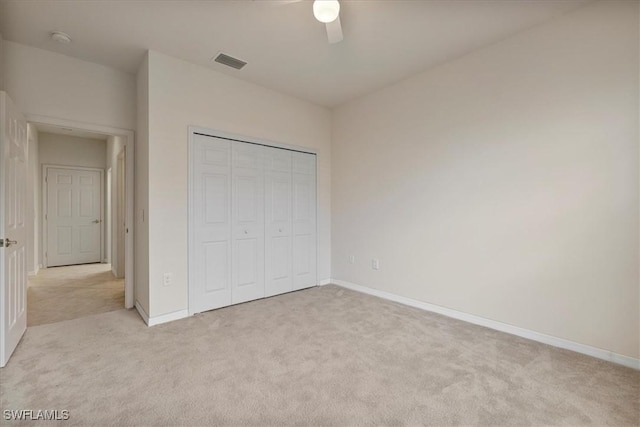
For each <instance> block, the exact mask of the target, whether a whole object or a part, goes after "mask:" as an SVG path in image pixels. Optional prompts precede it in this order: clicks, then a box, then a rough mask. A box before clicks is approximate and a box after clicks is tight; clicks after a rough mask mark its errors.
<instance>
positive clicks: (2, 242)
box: [0, 239, 18, 248]
mask: <svg viewBox="0 0 640 427" xmlns="http://www.w3.org/2000/svg"><path fill="white" fill-rule="evenodd" d="M17 244H18V241H17V240H11V239H0V247H2V246H4V247H5V248H8V247H9V246H11V245H17Z"/></svg>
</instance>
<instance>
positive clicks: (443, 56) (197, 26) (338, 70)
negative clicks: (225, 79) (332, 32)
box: [0, 0, 591, 106]
mask: <svg viewBox="0 0 640 427" xmlns="http://www.w3.org/2000/svg"><path fill="white" fill-rule="evenodd" d="M590 1H591V0H423V1H419V0H413V1H405V0H351V1H349V0H341V5H342V8H341V12H340V17H341V21H342V27H343V31H344V41H343V42H342V43H338V44H335V45H329V44H328V43H327V37H326V32H325V28H324V25H323V24H321V23H319V22H317V21H316V20H315V18H314V17H313V13H312V3H311V2H310V1H308V0H305V1H301V2H297V3H288V2H287V0H284V1H283V0H233V1H231V0H227V1H222V0H219V1H214V0H210V1H188V0H182V1H158V0H155V1H151V0H135V1H134V0H120V1H115V0H110V1H101V0H95V1H84V0H75V1H69V0H30V1H26V0H1V1H0V32H1V33H2V35H3V37H4V39H6V40H11V41H15V42H18V43H23V44H27V45H30V46H35V47H38V48H42V49H47V50H51V51H54V52H59V53H63V54H65V55H70V56H74V57H77V58H81V59H85V60H88V61H93V62H97V63H100V64H104V65H107V66H111V67H115V68H118V69H120V70H124V71H127V72H131V73H134V72H135V71H136V69H137V67H138V64H139V63H140V61H141V59H142V57H143V54H144V52H145V51H146V50H147V49H153V50H157V51H160V52H163V53H166V54H168V55H171V56H174V57H178V58H182V59H184V60H187V61H189V62H192V63H196V64H201V65H204V66H207V67H210V68H213V69H216V70H218V71H221V72H223V73H226V74H230V75H233V76H236V77H238V78H240V79H243V80H246V81H250V82H253V83H257V84H260V85H262V86H266V87H269V88H272V89H275V90H277V91H281V92H284V93H288V94H290V95H293V96H296V97H299V98H303V99H307V100H309V101H311V102H314V103H316V104H320V105H325V106H335V105H338V104H341V103H343V102H345V101H348V100H350V99H353V98H355V97H358V96H360V95H364V94H366V93H369V92H371V91H374V90H376V89H379V88H381V87H384V86H386V85H388V84H391V83H394V82H396V81H399V80H402V79H404V78H406V77H409V76H411V75H414V74H416V73H418V72H420V71H424V70H426V69H428V68H430V67H433V66H435V65H438V64H440V63H443V62H445V61H447V60H450V59H453V58H456V57H459V56H461V55H463V54H465V53H467V52H470V51H472V50H475V49H478V48H480V47H482V46H486V45H489V44H491V43H494V42H496V41H498V40H501V39H504V38H506V37H508V36H510V35H512V34H515V33H517V32H519V31H522V30H524V29H526V28H529V27H531V26H533V25H536V24H539V23H541V22H544V21H546V20H549V19H552V18H554V17H556V16H558V15H560V14H563V13H566V12H568V11H570V10H573V9H576V8H578V7H580V6H583V5H584V4H586V3H589V2H590ZM52 30H59V31H64V32H66V33H68V34H69V35H70V36H71V37H72V38H73V42H72V43H71V44H69V45H60V44H56V43H55V42H53V41H51V40H50V39H49V33H50V32H51V31H52ZM219 51H222V52H225V53H227V54H229V55H231V56H235V57H237V58H240V59H242V60H245V61H247V62H248V63H249V64H248V65H247V66H246V67H245V68H244V69H242V70H240V71H238V70H234V69H230V68H227V67H225V66H223V65H220V64H216V63H211V62H210V59H211V58H212V57H213V56H214V55H215V54H216V53H217V52H219Z"/></svg>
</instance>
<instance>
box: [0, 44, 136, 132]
mask: <svg viewBox="0 0 640 427" xmlns="http://www.w3.org/2000/svg"><path fill="white" fill-rule="evenodd" d="M3 50H4V55H3V61H2V65H3V70H4V85H5V90H6V92H7V93H8V94H9V96H10V97H11V98H12V99H13V101H14V102H15V104H16V105H17V107H18V108H19V109H20V110H21V111H22V112H23V113H25V114H31V115H40V116H47V117H55V118H58V119H66V120H73V121H76V122H83V123H90V124H98V125H103V126H112V127H117V128H121V129H135V107H136V104H135V102H136V87H135V78H134V76H133V75H131V74H128V73H124V72H121V71H118V70H115V69H112V68H108V67H105V66H102V65H98V64H94V63H92V62H87V61H82V60H79V59H75V58H71V57H69V56H65V55H60V54H58V53H53V52H49V51H46V50H42V49H37V48H34V47H30V46H25V45H22V44H18V43H14V42H10V41H7V40H5V41H4V43H3Z"/></svg>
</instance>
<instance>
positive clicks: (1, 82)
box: [0, 34, 5, 90]
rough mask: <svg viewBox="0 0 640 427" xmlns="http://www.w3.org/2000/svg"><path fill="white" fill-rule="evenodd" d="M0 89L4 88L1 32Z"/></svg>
mask: <svg viewBox="0 0 640 427" xmlns="http://www.w3.org/2000/svg"><path fill="white" fill-rule="evenodd" d="M0 90H5V88H4V39H3V38H2V34H0Z"/></svg>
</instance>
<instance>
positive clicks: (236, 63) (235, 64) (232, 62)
mask: <svg viewBox="0 0 640 427" xmlns="http://www.w3.org/2000/svg"><path fill="white" fill-rule="evenodd" d="M214 61H216V62H218V63H220V64H223V65H226V66H228V67H231V68H235V69H236V70H240V69H241V68H242V67H244V66H245V65H247V63H246V62H244V61H241V60H239V59H237V58H234V57H232V56H229V55H225V54H224V53H219V54H218V56H216V57H215V58H214Z"/></svg>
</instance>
